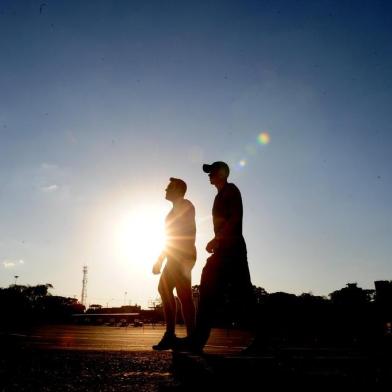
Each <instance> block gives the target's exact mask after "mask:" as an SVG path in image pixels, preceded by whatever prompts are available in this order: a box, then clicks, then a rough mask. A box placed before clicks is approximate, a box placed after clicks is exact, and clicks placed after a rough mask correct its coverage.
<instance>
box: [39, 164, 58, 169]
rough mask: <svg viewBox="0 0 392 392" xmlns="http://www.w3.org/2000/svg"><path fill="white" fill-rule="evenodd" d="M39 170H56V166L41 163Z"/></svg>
mask: <svg viewBox="0 0 392 392" xmlns="http://www.w3.org/2000/svg"><path fill="white" fill-rule="evenodd" d="M41 169H43V170H55V169H58V166H57V165H55V164H53V163H48V162H42V163H41Z"/></svg>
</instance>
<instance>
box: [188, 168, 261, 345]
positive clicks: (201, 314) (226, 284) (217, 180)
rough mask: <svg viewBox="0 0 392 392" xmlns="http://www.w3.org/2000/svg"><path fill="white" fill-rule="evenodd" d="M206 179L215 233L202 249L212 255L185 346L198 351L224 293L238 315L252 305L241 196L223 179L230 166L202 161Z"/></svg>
mask: <svg viewBox="0 0 392 392" xmlns="http://www.w3.org/2000/svg"><path fill="white" fill-rule="evenodd" d="M203 171H204V172H205V173H208V175H209V178H210V182H211V184H212V185H214V186H215V187H216V188H217V190H218V194H217V195H216V197H215V200H214V205H213V208H212V217H213V224H214V233H215V237H214V238H213V239H212V240H211V241H210V242H209V243H208V244H207V246H206V250H207V252H209V253H212V255H211V256H210V257H209V258H208V259H207V263H206V265H205V267H204V268H203V273H202V276H201V281H200V302H199V308H198V314H197V317H196V330H195V333H194V334H193V335H192V337H191V339H188V342H189V343H188V346H189V347H188V348H190V349H191V350H193V351H201V350H202V349H203V347H204V345H205V344H206V342H207V340H208V337H209V335H210V331H211V326H212V322H213V318H214V314H215V312H216V309H217V306H218V305H219V304H220V303H221V301H222V300H223V297H224V296H226V297H227V296H228V298H230V300H231V301H232V302H233V301H234V305H235V306H232V309H236V310H237V312H238V311H239V312H242V314H237V315H233V316H237V317H238V318H242V319H243V318H244V316H245V314H246V312H248V311H249V310H250V309H251V305H252V303H251V302H252V298H253V296H252V283H251V280H250V274H249V267H248V260H247V251H246V244H245V240H244V237H243V236H242V216H243V208H242V198H241V193H240V191H239V189H238V188H237V187H236V186H235V185H234V184H232V183H229V182H227V178H228V176H229V173H230V170H229V167H228V165H227V164H226V163H224V162H214V163H212V164H211V165H207V164H205V165H203Z"/></svg>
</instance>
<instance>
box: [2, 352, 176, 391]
mask: <svg viewBox="0 0 392 392" xmlns="http://www.w3.org/2000/svg"><path fill="white" fill-rule="evenodd" d="M0 356H1V358H0V390H1V391H4V392H5V391H18V392H19V391H139V392H143V391H160V390H165V389H167V388H169V387H174V386H175V385H176V382H175V381H174V379H173V376H172V373H171V362H172V361H171V359H172V355H171V353H170V352H164V353H156V352H152V351H140V352H138V351H132V352H118V351H117V352H115V351H113V352H112V351H79V350H43V349H20V350H17V351H15V352H14V353H13V354H11V355H10V354H9V353H8V354H6V353H5V352H4V351H3V352H2V353H1V354H0Z"/></svg>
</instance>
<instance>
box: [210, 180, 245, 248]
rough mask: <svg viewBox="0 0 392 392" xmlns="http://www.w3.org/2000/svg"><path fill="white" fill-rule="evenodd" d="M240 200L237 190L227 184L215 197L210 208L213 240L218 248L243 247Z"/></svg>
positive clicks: (239, 193) (232, 185)
mask: <svg viewBox="0 0 392 392" xmlns="http://www.w3.org/2000/svg"><path fill="white" fill-rule="evenodd" d="M242 216H243V207H242V198H241V192H240V191H239V189H238V188H237V187H236V186H235V185H234V184H232V183H227V184H226V185H225V186H224V187H223V188H222V189H221V190H220V191H219V192H218V194H217V195H216V196H215V200H214V205H213V207H212V219H213V223H214V232H215V238H216V239H218V241H219V247H224V248H228V247H229V248H230V247H237V246H241V247H243V246H245V241H244V238H243V236H242Z"/></svg>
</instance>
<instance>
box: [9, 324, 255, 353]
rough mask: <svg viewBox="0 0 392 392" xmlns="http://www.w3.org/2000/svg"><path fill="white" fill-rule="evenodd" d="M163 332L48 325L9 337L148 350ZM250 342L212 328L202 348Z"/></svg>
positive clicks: (62, 345) (60, 345)
mask: <svg viewBox="0 0 392 392" xmlns="http://www.w3.org/2000/svg"><path fill="white" fill-rule="evenodd" d="M163 333H164V327H163V326H154V327H152V326H150V325H148V326H145V327H108V326H89V325H50V326H41V327H37V328H35V329H33V330H32V331H30V332H29V333H19V334H17V333H15V334H13V338H14V339H15V340H18V341H20V342H23V344H25V345H26V346H29V347H36V348H48V349H69V350H101V351H102V350H109V351H151V350H152V349H151V346H152V345H153V344H155V343H157V342H158V341H159V340H160V338H161V337H162V335H163ZM177 335H178V336H179V337H181V336H185V329H184V327H182V326H178V327H177ZM249 341H250V336H249V334H247V333H244V332H241V331H235V330H224V329H214V330H213V331H212V334H211V338H210V340H209V341H208V344H207V346H206V349H205V351H206V352H208V353H235V352H238V351H240V350H242V349H243V348H244V347H246V346H247V344H248V343H249Z"/></svg>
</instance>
